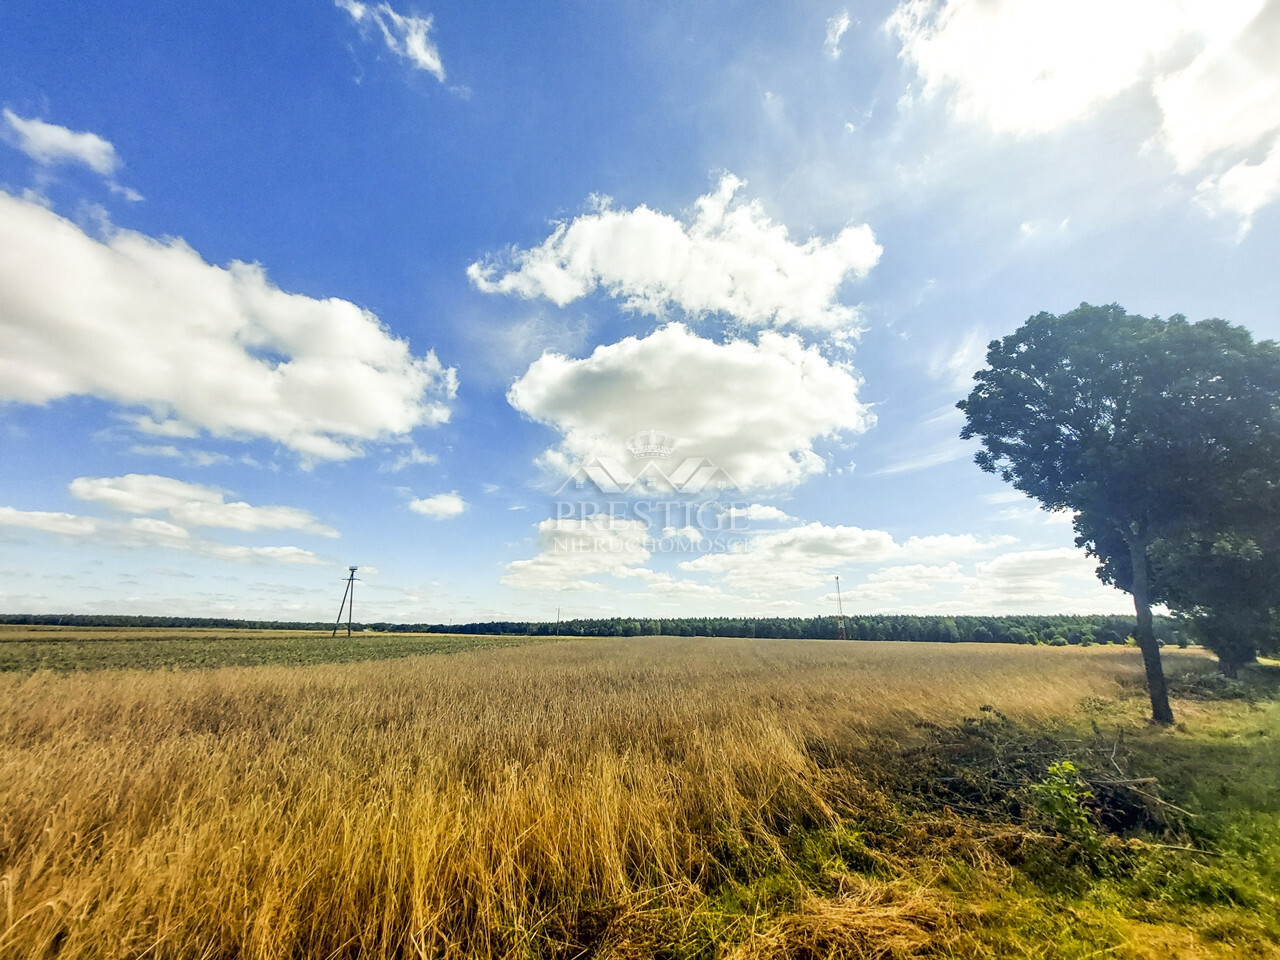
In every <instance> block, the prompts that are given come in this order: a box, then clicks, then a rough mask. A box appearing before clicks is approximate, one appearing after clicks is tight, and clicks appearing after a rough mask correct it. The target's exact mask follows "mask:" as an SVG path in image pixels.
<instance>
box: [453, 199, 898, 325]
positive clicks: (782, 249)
mask: <svg viewBox="0 0 1280 960" xmlns="http://www.w3.org/2000/svg"><path fill="white" fill-rule="evenodd" d="M743 186H744V182H743V181H741V180H739V179H738V178H737V177H734V176H732V175H730V174H726V175H725V176H724V177H723V178H722V179H721V181H720V184H719V186H718V187H717V188H716V189H715V190H714V191H712V192H711V193H708V194H706V195H705V196H702V197H699V198H698V200H697V202H696V203H695V204H694V211H693V216H692V217H691V218H690V219H689V220H688V221H686V222H682V221H680V220H678V219H676V218H675V217H673V216H670V215H669V214H665V213H660V212H658V211H655V210H651V209H649V208H648V207H646V206H639V207H636V208H635V209H633V210H615V209H613V207H612V206H611V204H610V202H609V201H608V200H607V199H601V200H598V201H597V204H596V209H595V210H594V211H593V212H591V213H587V214H584V215H582V216H580V217H578V218H576V219H574V220H573V221H571V222H568V223H561V224H559V225H558V226H556V228H555V230H554V231H553V232H552V233H551V235H550V236H549V237H548V238H547V239H546V240H545V241H543V243H542V244H541V245H539V246H537V247H532V248H530V249H528V250H513V251H512V253H511V255H510V260H511V264H510V265H508V266H504V265H503V263H501V262H499V261H495V260H490V261H486V262H483V263H481V262H477V263H473V264H471V266H470V267H468V268H467V275H468V276H469V277H470V278H471V281H472V283H474V284H475V285H476V287H478V288H479V289H480V290H482V291H484V292H486V293H502V294H513V295H517V296H521V297H525V298H534V297H545V298H546V299H548V300H551V301H552V302H553V303H556V304H557V305H559V306H564V305H565V304H568V303H570V302H572V301H574V300H577V299H579V298H581V297H585V296H587V295H588V294H590V293H591V292H592V291H594V290H596V289H597V288H600V289H603V290H604V291H605V292H607V293H608V294H609V295H610V296H612V297H615V298H617V299H619V300H621V301H622V302H623V304H624V305H625V306H626V307H627V308H628V309H632V310H638V311H642V312H645V313H650V314H653V315H657V316H660V315H663V314H664V313H665V312H666V311H667V310H669V309H671V308H678V309H679V310H682V311H684V312H685V313H687V314H690V315H693V316H699V315H703V314H717V313H718V314H724V315H727V316H729V317H733V318H735V319H737V320H739V321H741V322H743V323H746V324H751V325H753V326H786V325H795V326H798V327H815V328H821V329H849V328H853V327H856V324H857V311H856V310H855V309H854V308H853V307H851V306H847V305H845V304H843V303H840V302H839V301H838V299H837V297H838V295H839V290H840V287H841V285H842V284H843V283H844V282H845V281H846V280H847V279H849V278H860V277H864V276H866V274H867V273H868V272H869V271H870V270H871V268H872V267H874V266H875V265H876V263H877V262H878V261H879V259H880V254H881V252H882V248H881V247H880V245H879V244H878V243H876V240H875V235H874V234H873V233H872V231H871V228H870V227H869V226H867V225H866V224H862V225H857V226H852V225H851V226H848V227H845V228H844V229H843V230H841V231H840V233H839V234H837V235H836V236H835V237H834V238H833V239H831V240H829V241H826V240H821V239H818V238H813V239H810V240H807V241H805V242H804V243H796V242H794V241H793V240H792V239H791V238H790V236H789V234H788V232H787V228H786V227H785V226H783V225H782V224H779V223H774V222H773V221H772V220H771V219H770V218H769V216H768V214H766V213H765V211H764V208H763V207H762V206H761V205H760V203H759V202H758V201H749V202H748V201H740V200H738V199H736V196H735V195H736V194H737V192H738V190H739V189H740V188H741V187H743Z"/></svg>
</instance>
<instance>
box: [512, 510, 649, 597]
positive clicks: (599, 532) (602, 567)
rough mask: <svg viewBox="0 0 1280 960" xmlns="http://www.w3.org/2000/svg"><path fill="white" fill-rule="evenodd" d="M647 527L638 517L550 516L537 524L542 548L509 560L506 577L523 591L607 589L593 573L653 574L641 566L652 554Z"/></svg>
mask: <svg viewBox="0 0 1280 960" xmlns="http://www.w3.org/2000/svg"><path fill="white" fill-rule="evenodd" d="M648 536H649V534H648V527H647V526H646V524H644V523H642V522H641V521H639V520H626V519H622V518H619V517H610V516H607V515H606V516H593V517H587V518H585V519H581V520H578V519H547V520H543V521H542V522H541V523H539V524H538V545H539V547H540V548H541V551H540V552H539V553H538V554H537V556H534V557H532V558H530V559H528V560H514V561H512V562H511V563H509V564H507V571H508V572H507V574H506V576H504V577H503V578H502V582H503V583H505V584H506V585H508V586H511V587H519V588H521V589H525V590H555V591H560V590H592V591H599V590H603V589H605V588H604V587H603V586H602V585H601V584H599V583H597V582H595V581H594V580H590V579H588V578H589V577H595V576H600V575H602V574H608V575H612V576H615V577H640V578H641V579H645V580H648V579H651V577H650V576H649V574H650V573H651V571H648V570H646V569H644V567H643V566H642V565H643V564H644V562H645V561H646V560H648V559H649V556H650V553H649V550H648V548H647V547H646V545H645V544H646V540H647V539H648Z"/></svg>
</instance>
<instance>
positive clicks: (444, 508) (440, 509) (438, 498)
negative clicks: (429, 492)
mask: <svg viewBox="0 0 1280 960" xmlns="http://www.w3.org/2000/svg"><path fill="white" fill-rule="evenodd" d="M467 506H468V504H467V501H466V500H464V499H462V497H460V496H459V495H458V491H457V490H453V491H451V492H450V493H437V494H436V495H435V496H432V497H424V498H423V499H421V500H411V501H410V502H409V509H410V510H412V511H413V512H414V513H420V514H422V515H423V516H424V517H431V519H433V520H449V519H452V518H453V517H459V516H461V515H462V514H464V513H465V512H466V510H467Z"/></svg>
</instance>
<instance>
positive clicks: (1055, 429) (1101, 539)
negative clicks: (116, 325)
mask: <svg viewBox="0 0 1280 960" xmlns="http://www.w3.org/2000/svg"><path fill="white" fill-rule="evenodd" d="M987 364H988V367H987V368H986V369H983V370H981V371H979V372H978V373H977V374H976V375H975V379H976V381H977V384H976V386H975V387H974V389H973V391H972V392H971V393H970V395H969V397H968V399H966V400H962V401H961V402H960V404H959V407H960V409H961V410H963V411H964V413H965V416H966V422H965V426H964V429H963V430H962V432H961V436H962V437H965V438H973V437H977V438H980V439H981V441H982V445H983V449H982V451H981V452H979V453H978V455H977V457H976V461H977V463H978V465H979V466H980V467H982V469H984V470H987V471H989V472H994V473H999V474H1000V475H1001V476H1002V477H1003V478H1004V479H1005V480H1007V481H1009V482H1010V483H1012V484H1013V485H1014V486H1015V487H1017V488H1018V489H1019V490H1021V491H1023V492H1024V493H1027V494H1028V495H1030V496H1032V497H1034V498H1035V499H1037V500H1039V501H1040V503H1041V504H1043V505H1044V506H1045V507H1046V508H1048V509H1050V510H1070V511H1072V512H1073V513H1074V514H1075V521H1074V523H1075V529H1076V533H1077V539H1076V543H1077V544H1078V545H1080V546H1083V547H1084V548H1085V549H1086V550H1088V551H1089V552H1090V553H1091V554H1093V555H1094V556H1096V557H1097V558H1098V559H1099V561H1100V567H1099V575H1100V576H1101V577H1102V579H1104V580H1106V581H1108V582H1111V583H1114V584H1116V585H1117V586H1119V587H1121V588H1122V589H1124V590H1127V591H1128V592H1129V593H1130V594H1132V596H1133V602H1134V610H1135V612H1136V614H1137V627H1136V630H1135V633H1134V636H1135V639H1136V640H1137V642H1138V646H1139V647H1140V648H1141V650H1142V657H1143V663H1144V665H1145V668H1146V675H1147V686H1148V690H1149V692H1150V696H1151V712H1152V717H1153V718H1154V719H1155V720H1156V721H1157V722H1160V723H1170V722H1172V720H1173V713H1172V711H1171V709H1170V707H1169V698H1168V691H1167V687H1166V685H1165V679H1164V671H1163V667H1162V665H1161V661H1160V648H1159V644H1158V642H1157V640H1156V637H1155V634H1154V632H1153V629H1152V616H1151V606H1152V603H1153V602H1154V601H1155V600H1157V599H1158V597H1156V596H1155V595H1153V578H1152V570H1151V549H1152V545H1153V543H1155V542H1156V541H1157V540H1165V541H1166V542H1172V541H1176V540H1177V539H1179V538H1184V537H1187V536H1189V535H1206V534H1209V533H1211V532H1212V531H1215V530H1223V529H1228V528H1230V527H1231V526H1232V524H1234V523H1237V522H1239V521H1240V519H1241V518H1242V517H1245V516H1247V515H1248V513H1249V511H1250V510H1254V509H1257V506H1258V500H1259V498H1260V497H1262V498H1265V497H1270V496H1273V495H1274V491H1275V490H1277V489H1280V483H1278V482H1277V480H1278V479H1280V477H1278V475H1277V474H1278V472H1280V457H1278V454H1280V415H1278V411H1280V351H1278V350H1277V347H1276V345H1275V344H1273V343H1271V342H1269V341H1268V342H1263V343H1255V342H1254V341H1253V338H1252V336H1251V335H1250V334H1249V332H1248V331H1247V330H1245V329H1243V328H1242V327H1237V326H1232V325H1231V324H1229V323H1226V322H1225V321H1222V320H1205V321H1202V322H1200V323H1194V324H1193V323H1189V322H1187V320H1186V318H1185V317H1182V316H1174V317H1171V318H1169V319H1168V320H1161V319H1159V318H1151V317H1142V316H1137V315H1133V314H1129V313H1126V312H1125V311H1124V309H1123V308H1121V307H1120V306H1118V305H1115V304H1112V305H1110V306H1102V307H1096V306H1090V305H1089V304H1081V305H1080V307H1079V308H1077V309H1076V310H1073V311H1071V312H1070V313H1067V314H1063V315H1062V316H1055V315H1053V314H1049V313H1041V314H1038V315H1037V316H1034V317H1032V318H1030V319H1029V320H1028V321H1027V322H1026V323H1024V324H1023V325H1022V326H1021V327H1019V328H1018V329H1017V330H1016V331H1014V333H1012V334H1010V335H1009V336H1007V337H1004V338H1003V339H1002V340H996V341H993V342H992V343H991V344H990V346H989V347H988V352H987Z"/></svg>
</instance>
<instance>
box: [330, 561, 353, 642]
mask: <svg viewBox="0 0 1280 960" xmlns="http://www.w3.org/2000/svg"><path fill="white" fill-rule="evenodd" d="M347 569H348V570H349V571H351V573H350V575H349V576H348V577H347V585H346V586H345V587H344V588H343V590H342V606H340V607H338V619H337V620H336V621H334V624H333V633H332V634H331V636H334V637H336V636H337V635H338V627H340V626H342V611H343V609H344V608H345V609H346V611H347V636H348V637H349V636H351V616H352V613H353V612H354V611H355V607H356V571H357V570H359V569H360V568H359V567H347ZM348 601H349V602H348Z"/></svg>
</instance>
